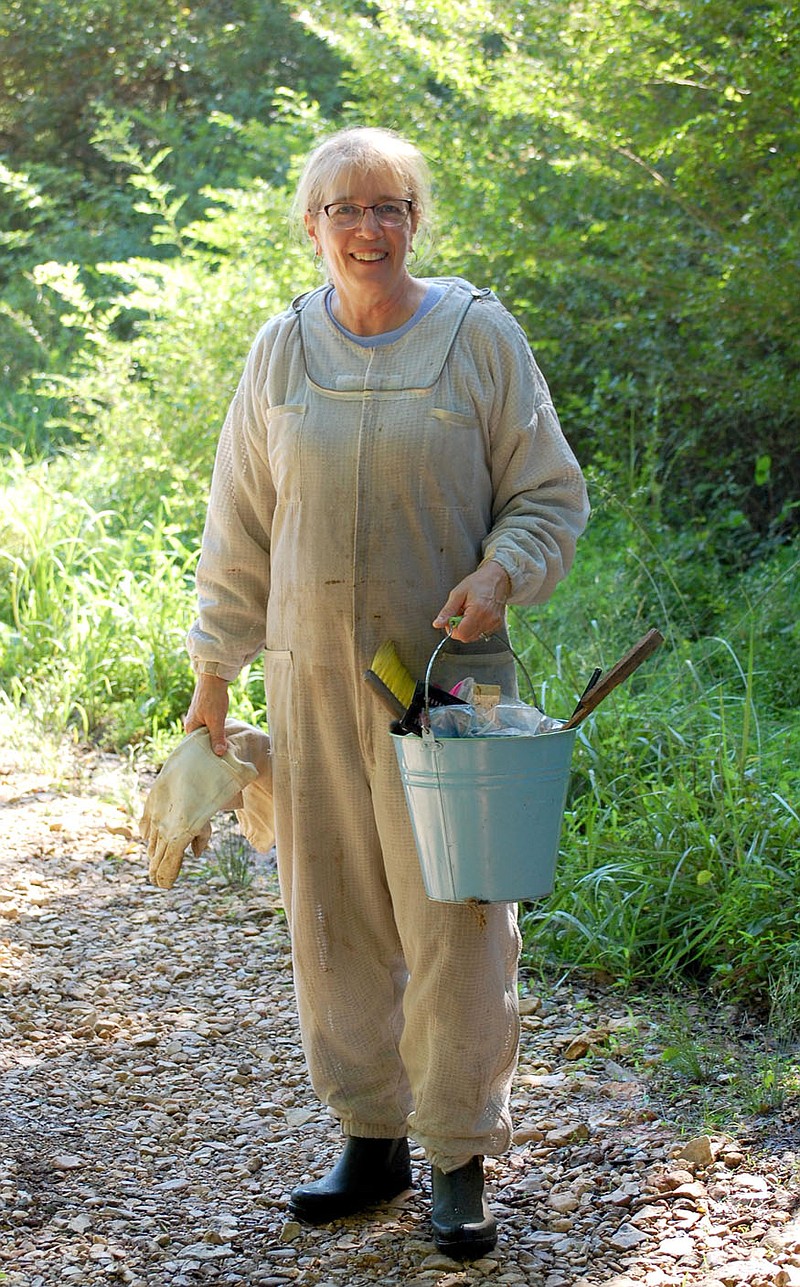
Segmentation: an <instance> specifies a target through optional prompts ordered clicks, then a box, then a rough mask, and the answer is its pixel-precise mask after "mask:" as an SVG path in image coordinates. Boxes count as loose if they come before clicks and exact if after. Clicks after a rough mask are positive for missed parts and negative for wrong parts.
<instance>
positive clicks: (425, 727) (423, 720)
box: [420, 617, 544, 741]
mask: <svg viewBox="0 0 800 1287" xmlns="http://www.w3.org/2000/svg"><path fill="white" fill-rule="evenodd" d="M460 620H461V618H460V617H451V618H450V620H449V622H448V624H447V633H446V634H445V637H444V639H442V640H441V641H440V642H439V643H438V644H437V645H436V647H435V648H434V650H433V652H432V653H431V656H430V660H429V661H428V666H427V669H426V671H425V681H424V682H425V706H424V709H423V710H422V711H421V712H420V726H421V729H422V737H423V740H424V741H434V740H435V739H434V737H433V734H432V733H431V704H430V680H431V671H432V670H433V666H434V662H435V661H436V658H437V657H438V656H439V653H440V652H441V651H442V649H443V648H444V646H445V644H446V643H449V641H450V636H451V634H452V633H453V631H454V630H455V628H456V626H457V625H458V623H459V621H460ZM481 638H482V639H496V640H497V641H498V643H500V644H502V646H503V647H504V648H505V649H507V651H508V652H510V653H511V656H512V657H513V658H514V660H515V662H516V663H517V665H518V666H519V668H520V670H521V671H522V673H523V675H524V676H525V678H526V680H527V681H528V687H529V689H530V691H531V696H534V688H533V680H532V679H531V677H530V675H529V673H528V668H527V666H526V665H525V662H524V661H523V660H522V658H521V657H518V656H517V654H516V653H515V652H514V649H513V648H512V647H511V644H510V643H509V642H508V640H507V639H504V638H503V636H502V635H498V634H490V635H481ZM533 704H534V706H535V707H536V709H537V710H541V709H542V708H541V706H540V705H539V704H538V702H537V701H535V700H534V703H533ZM542 714H544V711H542Z"/></svg>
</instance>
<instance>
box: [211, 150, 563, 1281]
mask: <svg viewBox="0 0 800 1287" xmlns="http://www.w3.org/2000/svg"><path fill="white" fill-rule="evenodd" d="M428 193H429V182H428V174H427V169H426V166H425V162H424V159H423V157H422V155H421V154H420V152H419V151H418V149H417V148H415V147H413V146H412V145H411V144H410V143H407V142H406V141H405V140H403V139H400V138H398V137H397V135H395V134H393V133H391V132H389V131H384V130H375V129H356V130H348V131H345V132H343V133H340V134H337V135H334V137H333V138H331V139H329V140H327V141H326V142H325V143H323V144H322V145H321V146H320V147H319V148H317V149H316V151H315V152H313V153H312V154H311V156H310V158H309V160H308V162H307V164H306V167H305V170H304V172H303V175H302V177H301V180H300V184H299V188H298V192H297V198H296V205H295V210H296V213H297V217H298V222H299V223H300V224H301V226H304V227H305V230H306V232H307V234H308V236H309V238H310V239H311V241H312V243H313V245H314V247H315V250H316V253H317V254H318V255H319V256H321V257H322V258H323V259H324V263H325V266H326V268H327V273H328V282H327V283H326V284H325V285H323V286H321V287H320V288H319V289H318V290H316V291H312V292H311V293H310V294H308V295H305V296H301V297H300V298H299V299H296V300H295V301H294V303H293V304H292V306H291V307H290V308H289V309H287V310H286V312H284V313H281V314H280V315H279V316H278V317H275V318H273V319H272V320H271V321H269V322H267V323H266V325H265V326H264V327H263V328H262V330H261V332H260V334H259V335H258V337H257V338H256V341H255V344H254V345H253V348H252V350H251V352H250V356H249V358H248V361H247V365H246V368H245V371H244V374H243V376H242V380H241V382H240V385H239V388H238V391H237V393H236V396H235V398H234V400H233V403H232V405H231V408H230V412H229V414H228V418H227V420H226V423H225V427H224V429H223V433H222V437H221V440H220V444H219V449H218V455H217V463H216V466H215V471H214V478H213V482H212V490H211V499H210V503H209V510H208V518H207V522H206V530H205V535H204V538H203V549H202V555H201V560H200V565H199V568H198V591H199V607H200V611H199V616H198V620H197V622H196V624H195V625H194V627H193V628H192V630H191V632H190V638H189V646H190V651H191V654H192V660H193V664H194V667H195V671H196V674H197V683H196V687H195V693H194V696H193V698H192V704H191V706H190V709H189V713H188V716H187V719H186V730H187V732H191V731H192V730H194V729H196V728H200V727H202V726H206V727H207V728H208V730H209V733H210V735H211V744H212V746H213V747H214V749H215V751H216V752H217V753H218V754H223V753H224V751H225V733H224V724H225V718H226V715H227V711H228V683H229V682H230V681H231V680H232V679H234V678H235V677H236V675H237V674H238V672H239V670H240V669H241V667H242V666H243V665H245V664H246V663H247V662H248V661H251V660H252V659H253V658H254V657H255V656H256V655H257V654H258V653H259V652H263V654H264V669H265V679H266V691H267V707H268V716H269V731H270V738H271V745H272V766H273V786H274V798H275V834H276V837H277V852H278V869H279V875H280V881H281V893H282V898H283V903H284V907H285V909H286V914H287V917H288V921H289V926H290V929H291V934H292V951H293V964H294V980H295V988H296V992H297V1001H298V1010H299V1015H300V1025H301V1030H302V1035H303V1044H304V1050H305V1053H306V1057H307V1060H308V1064H309V1069H310V1073H311V1079H312V1082H313V1085H314V1088H315V1090H316V1092H317V1093H318V1095H319V1096H320V1098H321V1099H322V1101H323V1102H324V1103H325V1104H326V1105H327V1106H328V1108H329V1110H330V1112H331V1113H332V1115H333V1116H334V1117H335V1118H337V1119H338V1121H339V1122H340V1124H341V1128H342V1131H343V1133H344V1135H345V1136H346V1144H345V1148H344V1151H343V1153H342V1156H341V1157H340V1159H339V1161H338V1162H337V1164H336V1166H335V1167H334V1168H333V1170H332V1171H331V1172H330V1173H329V1174H328V1175H326V1176H324V1177H323V1178H322V1179H319V1180H313V1181H311V1182H309V1183H305V1184H302V1185H300V1186H299V1187H297V1188H295V1189H294V1191H293V1192H292V1194H291V1197H290V1206H291V1209H292V1210H293V1212H294V1213H295V1214H296V1215H297V1216H298V1217H299V1218H301V1219H304V1220H307V1221H310V1222H312V1223H324V1222H327V1221H331V1220H335V1219H337V1218H338V1217H340V1216H344V1215H348V1214H352V1213H353V1212H356V1211H359V1210H361V1209H362V1208H364V1207H368V1206H370V1205H371V1204H373V1203H375V1202H379V1201H382V1200H385V1199H388V1198H391V1197H393V1196H394V1195H396V1194H397V1193H399V1192H400V1191H401V1190H402V1189H404V1188H407V1187H408V1186H409V1185H410V1183H411V1167H410V1155H409V1149H408V1143H407V1135H408V1134H409V1133H411V1134H412V1135H413V1136H414V1137H415V1139H416V1140H417V1141H418V1143H419V1144H420V1145H421V1146H422V1147H423V1148H424V1150H425V1154H426V1156H427V1158H428V1160H429V1162H430V1164H431V1167H432V1188H433V1211H432V1223H433V1231H434V1236H435V1239H436V1242H437V1245H438V1246H439V1247H440V1249H441V1250H443V1251H446V1252H447V1253H448V1254H449V1255H451V1256H457V1257H461V1258H464V1259H470V1258H474V1257H476V1256H480V1255H482V1254H484V1252H486V1251H488V1250H489V1249H490V1248H491V1247H493V1246H494V1244H495V1241H496V1237H497V1232H496V1222H495V1219H494V1216H493V1215H492V1214H491V1212H490V1210H489V1208H488V1206H487V1205H486V1201H485V1198H484V1181H483V1158H484V1156H485V1155H487V1154H490V1155H495V1156H497V1155H499V1154H501V1153H503V1152H504V1151H505V1150H506V1149H507V1148H508V1146H509V1143H510V1140H511V1121H510V1116H509V1091H510V1085H511V1079H512V1077H513V1073H514V1068H515V1063H516V1053H517V1041H518V1035H519V1021H518V1014H517V986H516V968H517V959H518V953H519V942H520V940H519V932H518V928H517V918H516V907H515V905H514V904H512V903H496V904H491V905H487V906H486V907H485V908H482V909H481V916H480V917H477V916H476V915H475V914H474V910H473V908H472V907H471V906H469V905H468V904H464V903H460V904H459V903H444V902H435V901H433V900H431V899H428V898H427V897H426V895H425V891H424V887H423V884H422V877H421V873H420V867H419V862H418V859H417V854H416V848H415V844H414V838H413V833H412V831H411V824H410V821H409V817H408V813H407V809H406V804H405V799H404V796H403V789H402V784H401V781H400V774H399V770H398V765H397V760H396V756H395V753H394V748H393V745H392V741H391V738H390V737H389V734H388V728H387V723H388V720H387V716H386V714H385V712H384V709H383V706H382V705H380V704H379V703H378V702H377V701H376V700H375V696H374V692H373V690H372V689H370V688H368V687H367V686H366V685H365V684H364V683H363V682H362V679H363V675H364V672H365V671H366V670H367V668H368V667H369V666H370V663H371V661H372V658H373V657H374V655H375V653H376V650H377V649H378V647H379V646H380V645H381V644H382V643H384V642H385V641H386V640H387V638H391V639H392V640H393V642H394V644H395V647H396V650H397V653H398V655H399V656H400V657H401V659H402V660H403V662H404V663H405V665H406V666H407V667H408V668H409V669H410V670H411V671H412V673H417V674H419V675H421V674H422V673H424V668H425V663H426V662H427V659H428V657H430V655H431V652H432V649H433V647H434V646H435V644H436V641H437V639H438V638H439V637H440V636H438V635H437V632H438V631H441V630H443V629H446V628H447V627H448V622H449V619H450V618H451V617H453V616H460V617H461V623H460V625H459V626H458V627H457V629H456V630H454V631H453V632H452V636H451V638H452V640H453V642H452V644H451V651H450V652H449V653H444V654H443V657H442V662H441V674H442V682H443V683H446V685H447V686H448V687H451V686H452V685H453V684H454V683H455V682H456V680H458V679H459V678H463V677H464V675H466V674H472V675H475V676H477V677H479V678H480V679H482V680H485V681H487V682H492V683H498V684H501V685H502V687H503V691H505V692H508V693H514V692H515V679H514V671H513V662H510V660H509V659H510V654H509V653H508V651H507V650H506V649H502V650H500V649H498V648H497V645H496V644H494V643H492V642H491V641H489V642H488V643H487V642H486V636H490V635H492V634H495V633H497V632H499V633H500V634H501V636H502V637H503V638H507V636H506V635H505V605H506V603H507V602H509V601H513V602H515V603H528V604H530V603H543V602H545V601H546V600H547V598H548V597H549V596H550V594H551V593H552V591H553V589H554V588H555V586H556V584H557V583H558V581H559V580H560V579H561V578H562V577H563V576H564V575H565V574H566V572H567V571H568V570H569V567H570V565H571V562H572V558H573V554H574V549H575V542H576V540H577V537H578V536H579V534H580V532H581V531H582V530H583V527H584V525H585V523H586V518H587V513H588V505H587V499H586V491H585V488H584V484H583V478H582V476H581V472H580V469H579V467H578V464H577V462H576V460H575V458H574V456H573V454H572V452H571V450H570V448H569V446H568V444H567V442H566V440H565V438H564V435H563V434H562V432H561V428H560V425H559V422H558V418H557V416H556V413H555V411H554V409H553V405H552V402H551V401H550V395H549V393H548V389H547V385H546V384H545V381H544V379H543V377H542V375H541V373H540V371H539V370H538V367H537V366H536V363H535V361H534V359H533V355H532V354H531V351H530V348H529V347H528V344H527V341H526V340H525V337H524V335H523V333H522V331H521V330H520V327H519V326H518V324H517V323H516V321H515V320H514V319H513V318H512V317H511V316H510V315H509V314H508V313H507V312H506V310H505V309H504V308H503V307H502V305H501V304H500V303H499V301H498V300H497V299H496V298H495V297H494V296H493V295H492V294H491V292H490V291H488V290H478V289H476V288H474V287H473V286H471V285H470V284H469V283H468V282H466V281H464V280H462V279H461V278H434V279H427V278H415V277H413V276H412V275H411V273H410V272H409V271H408V256H409V253H410V251H411V248H412V246H413V243H414V238H415V237H416V236H417V235H418V234H419V233H420V231H421V230H422V229H423V228H424V227H425V226H426V225H427V222H428V217H429V195H428Z"/></svg>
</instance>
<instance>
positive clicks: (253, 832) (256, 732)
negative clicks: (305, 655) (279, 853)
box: [139, 719, 275, 889]
mask: <svg viewBox="0 0 800 1287" xmlns="http://www.w3.org/2000/svg"><path fill="white" fill-rule="evenodd" d="M225 737H226V739H227V742H228V748H227V750H226V751H225V754H224V755H215V754H214V752H213V751H212V749H211V742H210V739H209V735H208V729H206V728H198V729H195V731H194V732H193V733H190V734H189V735H188V737H185V738H184V739H183V741H182V742H181V743H180V745H179V746H177V747H176V748H175V750H174V751H173V752H172V754H171V755H170V756H169V757H168V759H167V760H165V762H164V766H163V768H162V769H161V772H160V773H159V775H158V777H157V778H156V780H155V782H154V783H153V786H152V788H151V790H150V792H149V794H148V796H147V800H146V801H145V806H144V813H143V814H142V819H141V822H140V824H139V830H140V832H141V834H142V837H143V839H144V840H145V841H146V842H147V854H148V858H149V863H150V867H149V874H150V880H151V881H152V883H153V884H154V885H158V886H159V887H160V888H161V889H171V888H172V886H173V885H174V884H175V881H176V880H177V879H178V874H179V872H180V869H181V866H182V863H183V856H184V854H185V853H186V850H187V849H188V848H189V847H191V849H192V852H193V853H194V854H195V855H196V856H197V855H199V854H201V853H202V852H203V850H204V849H206V848H207V846H208V842H209V840H210V839H211V819H212V818H213V816H214V814H215V813H217V812H219V810H221V809H233V810H235V812H236V817H237V819H238V821H239V825H240V827H241V828H242V831H243V832H244V835H245V837H246V838H247V839H248V840H249V841H250V843H251V844H252V845H253V846H254V847H255V848H256V849H258V850H259V851H260V852H262V853H263V852H265V851H266V850H268V849H270V848H271V846H272V844H273V843H274V840H275V835H274V831H273V804H272V763H271V760H270V741H269V737H268V736H267V734H266V733H262V732H261V730H260V729H257V728H253V726H252V725H251V724H244V723H243V722H242V721H241V720H233V719H229V720H226V721H225Z"/></svg>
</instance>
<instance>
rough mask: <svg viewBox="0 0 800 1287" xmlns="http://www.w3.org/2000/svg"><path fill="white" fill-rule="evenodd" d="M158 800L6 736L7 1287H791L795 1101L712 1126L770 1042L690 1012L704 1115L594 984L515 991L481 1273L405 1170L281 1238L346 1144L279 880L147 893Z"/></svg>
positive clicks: (716, 1015) (61, 750) (113, 768)
mask: <svg viewBox="0 0 800 1287" xmlns="http://www.w3.org/2000/svg"><path fill="white" fill-rule="evenodd" d="M150 780H151V778H150V776H149V775H148V772H147V770H146V768H142V767H141V766H140V767H138V768H137V767H136V766H135V765H133V764H132V763H129V762H126V761H125V760H124V759H121V758H118V757H113V756H103V755H100V754H98V753H95V752H86V751H77V750H75V749H73V748H65V747H63V746H56V745H54V744H50V743H47V741H46V740H44V739H32V738H31V736H30V730H28V732H27V734H26V733H25V730H24V729H22V728H21V727H18V726H17V725H15V723H14V721H13V720H9V718H8V716H6V717H5V724H4V725H3V726H0V804H2V845H0V1269H2V1272H0V1282H5V1283H7V1284H11V1285H12V1287H50V1284H56V1283H59V1284H60V1283H73V1284H87V1285H89V1284H95V1283H98V1284H99V1283H129V1284H132V1285H133V1287H143V1285H144V1284H159V1285H161V1284H170V1285H173V1284H174V1285H181V1284H196V1283H197V1284H199V1283H220V1284H222V1283H246V1284H250V1283H253V1284H273V1285H278V1284H287V1283H300V1284H320V1285H322V1287H331V1285H332V1284H347V1285H350V1284H355V1285H356V1287H358V1285H359V1284H368V1283H392V1284H400V1283H402V1284H420V1285H421V1284H436V1285H437V1287H456V1285H457V1284H462V1283H477V1282H482V1281H483V1280H484V1279H486V1280H490V1281H491V1282H492V1283H497V1284H501V1283H503V1284H534V1285H535V1287H589V1285H590V1284H592V1285H595V1284H596V1285H597V1287H600V1285H601V1284H602V1285H603V1287H632V1284H645V1285H646V1287H686V1285H691V1287H700V1285H702V1287H719V1285H720V1284H724V1287H739V1285H740V1284H745V1283H746V1284H750V1287H800V1212H798V1207H800V1185H799V1183H798V1182H799V1181H800V1147H799V1146H798V1138H797V1104H796V1100H795V1098H794V1097H793V1094H792V1093H789V1094H788V1096H787V1098H786V1099H785V1101H784V1103H783V1104H782V1105H781V1106H780V1108H779V1109H775V1110H773V1111H772V1112H770V1113H760V1114H753V1115H751V1116H749V1117H747V1116H744V1117H742V1116H741V1115H739V1117H738V1118H737V1120H736V1121H735V1122H733V1121H728V1122H725V1123H724V1124H723V1125H722V1126H721V1125H720V1123H719V1121H718V1120H716V1121H715V1129H710V1128H709V1125H708V1122H709V1119H710V1116H712V1114H710V1113H709V1108H710V1107H711V1108H713V1105H714V1098H715V1094H718V1096H719V1100H720V1105H721V1106H723V1107H724V1104H725V1103H727V1102H728V1100H727V1098H726V1097H727V1096H728V1093H729V1090H730V1082H731V1079H735V1078H736V1077H739V1078H741V1077H747V1076H749V1075H752V1076H755V1075H756V1073H755V1071H754V1070H755V1068H756V1064H755V1063H754V1061H753V1051H754V1049H756V1048H757V1047H758V1043H759V1042H760V1041H762V1040H763V1038H764V1034H763V1033H761V1032H760V1031H759V1030H757V1028H756V1027H755V1026H753V1025H751V1024H748V1022H747V1021H746V1020H745V1019H743V1018H742V1016H737V1015H735V1014H734V1013H733V1012H724V1011H721V1010H720V1009H719V1007H714V1006H712V1005H711V1004H710V1003H709V1005H708V1008H707V1009H704V1008H703V1006H702V1005H701V1004H700V1003H696V1004H695V1005H694V1008H693V1009H692V1011H691V1013H692V1014H693V1015H694V1017H695V1020H696V1023H697V1028H698V1032H701V1033H704V1034H706V1035H708V1034H710V1033H712V1032H713V1033H716V1034H717V1036H718V1038H719V1039H720V1040H724V1041H726V1042H727V1043H728V1046H729V1049H730V1051H731V1056H730V1059H729V1060H728V1061H727V1063H726V1064H725V1067H726V1068H727V1069H728V1071H727V1072H725V1071H724V1070H723V1072H722V1073H720V1074H719V1077H718V1081H717V1083H716V1090H715V1084H714V1082H713V1078H712V1082H711V1085H710V1086H709V1085H708V1084H706V1086H705V1087H704V1088H703V1090H702V1098H703V1102H704V1104H705V1117H704V1116H703V1113H702V1112H701V1111H700V1106H699V1098H700V1097H701V1091H700V1090H699V1089H698V1086H697V1085H696V1084H694V1083H693V1082H691V1081H690V1080H689V1079H687V1078H686V1077H684V1078H683V1079H682V1078H681V1077H680V1076H679V1074H678V1073H677V1072H676V1073H675V1074H674V1076H672V1077H670V1074H669V1072H665V1064H664V1059H663V1053H664V1044H665V1035H664V1034H665V1031H667V1029H668V1026H669V1015H670V1007H669V1004H668V1003H667V1000H666V999H665V1000H664V1001H663V1003H662V1002H661V1001H659V1000H658V999H653V998H650V999H647V1000H645V999H643V998H639V999H637V1000H636V1001H631V1000H630V999H627V1000H626V999H624V998H622V997H620V996H618V995H616V993H615V992H614V990H613V989H606V990H604V989H603V988H602V987H600V986H597V985H594V984H587V983H585V982H584V983H582V984H579V983H576V982H569V983H564V984H562V985H561V986H556V985H555V984H552V985H545V984H543V983H542V982H541V980H536V981H533V980H524V981H523V982H524V987H523V996H522V1011H523V1018H522V1028H523V1031H522V1054H521V1060H520V1067H519V1074H518V1077H517V1081H516V1085H515V1090H514V1101H513V1108H514V1117H515V1125H516V1133H515V1139H514V1145H513V1148H512V1149H511V1151H510V1152H509V1153H508V1154H507V1155H506V1156H504V1157H503V1158H499V1159H491V1160H488V1161H487V1173H488V1177H489V1189H490V1197H491V1202H492V1206H493V1208H494V1210H495V1212H496V1214H497V1216H498V1220H499V1224H500V1238H499V1242H498V1246H497V1249H496V1251H495V1252H494V1253H492V1255H491V1256H487V1257H486V1258H484V1259H483V1260H480V1261H477V1262H475V1263H473V1264H466V1265H460V1264H456V1263H455V1262H453V1261H450V1260H449V1259H448V1258H447V1257H444V1256H441V1255H440V1254H439V1253H438V1252H437V1251H436V1248H435V1246H434V1244H433V1242H432V1239H431V1234H430V1229H429V1225H428V1210H429V1198H430V1184H429V1176H428V1170H427V1167H426V1165H425V1161H424V1158H423V1157H422V1156H421V1155H419V1153H418V1151H415V1152H414V1155H413V1156H414V1180H415V1187H414V1188H413V1189H412V1190H410V1191H409V1192H408V1193H407V1194H403V1195H401V1197H400V1198H398V1199H397V1200H395V1202H393V1203H392V1204H390V1205H388V1206H385V1207H383V1208H378V1209H376V1210H375V1211H372V1212H369V1213H366V1214H365V1215H362V1216H359V1217H355V1218H353V1219H351V1220H344V1221H339V1222H338V1223H336V1224H334V1225H332V1226H330V1227H328V1228H318V1229H310V1228H306V1227H303V1226H301V1225H299V1224H297V1223H295V1222H294V1221H293V1220H292V1219H291V1217H290V1215H289V1212H288V1207H287V1195H288V1192H289V1190H290V1189H291V1187H292V1186H293V1185H294V1184H296V1183H298V1182H299V1181H300V1180H302V1179H304V1178H308V1177H309V1176H312V1175H318V1174H320V1173H321V1172H322V1171H323V1170H325V1169H326V1168H327V1166H328V1165H329V1164H330V1163H331V1162H332V1161H333V1160H334V1158H335V1157H336V1155H337V1152H338V1149H339V1147H340V1141H339V1137H338V1135H337V1131H336V1128H335V1125H334V1124H333V1123H332V1122H331V1121H330V1120H329V1119H328V1118H327V1116H326V1114H325V1113H324V1112H323V1111H322V1110H321V1108H320V1106H319V1105H318V1104H317V1102H316V1100H315V1099H314V1096H313V1094H312V1092H311V1090H310V1088H309V1086H308V1083H307V1079H306V1074H305V1068H304V1064H303V1059H302V1052H301V1050H300V1048H299V1044H298V1035H297V1026H296V1021H295V1012H294V1003H293V996H292V985H291V965H290V951H289V943H288V938H287V934H286V927H285V921H284V918H283V915H282V912H281V908H280V902H279V897H278V892H277V886H276V881H275V875H274V868H273V865H272V862H271V860H270V857H269V856H267V855H250V862H251V864H252V869H253V872H254V879H253V881H252V883H251V884H250V885H249V886H248V887H247V888H245V889H242V890H239V891H236V890H233V889H232V888H231V887H230V885H228V884H227V883H226V882H225V880H224V879H222V877H221V876H220V874H219V871H218V870H217V863H216V858H215V853H213V852H212V854H211V855H210V856H209V855H207V856H204V857H203V858H200V859H192V860H191V861H187V864H186V866H185V869H184V872H183V874H182V876H181V878H180V880H179V881H178V883H177V884H176V886H175V887H174V889H172V890H170V891H162V890H157V889H154V888H152V887H150V886H149V885H148V884H147V883H146V879H145V870H146V862H145V854H144V849H143V845H142V843H141V841H140V840H139V838H138V835H137V828H136V823H137V820H138V817H139V815H140V813H141V806H142V800H143V795H144V792H145V791H146V789H147V786H148V782H149V781H150ZM220 843H221V842H220V839H219V835H218V840H217V854H219V852H220V849H219V846H220ZM226 843H228V842H227V841H226ZM670 1004H671V1003H670ZM731 1069H732V1070H733V1071H730V1070H731ZM748 1069H749V1070H751V1072H748ZM723 1115H724V1114H723ZM3 1275H5V1276H4V1277H3Z"/></svg>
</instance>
